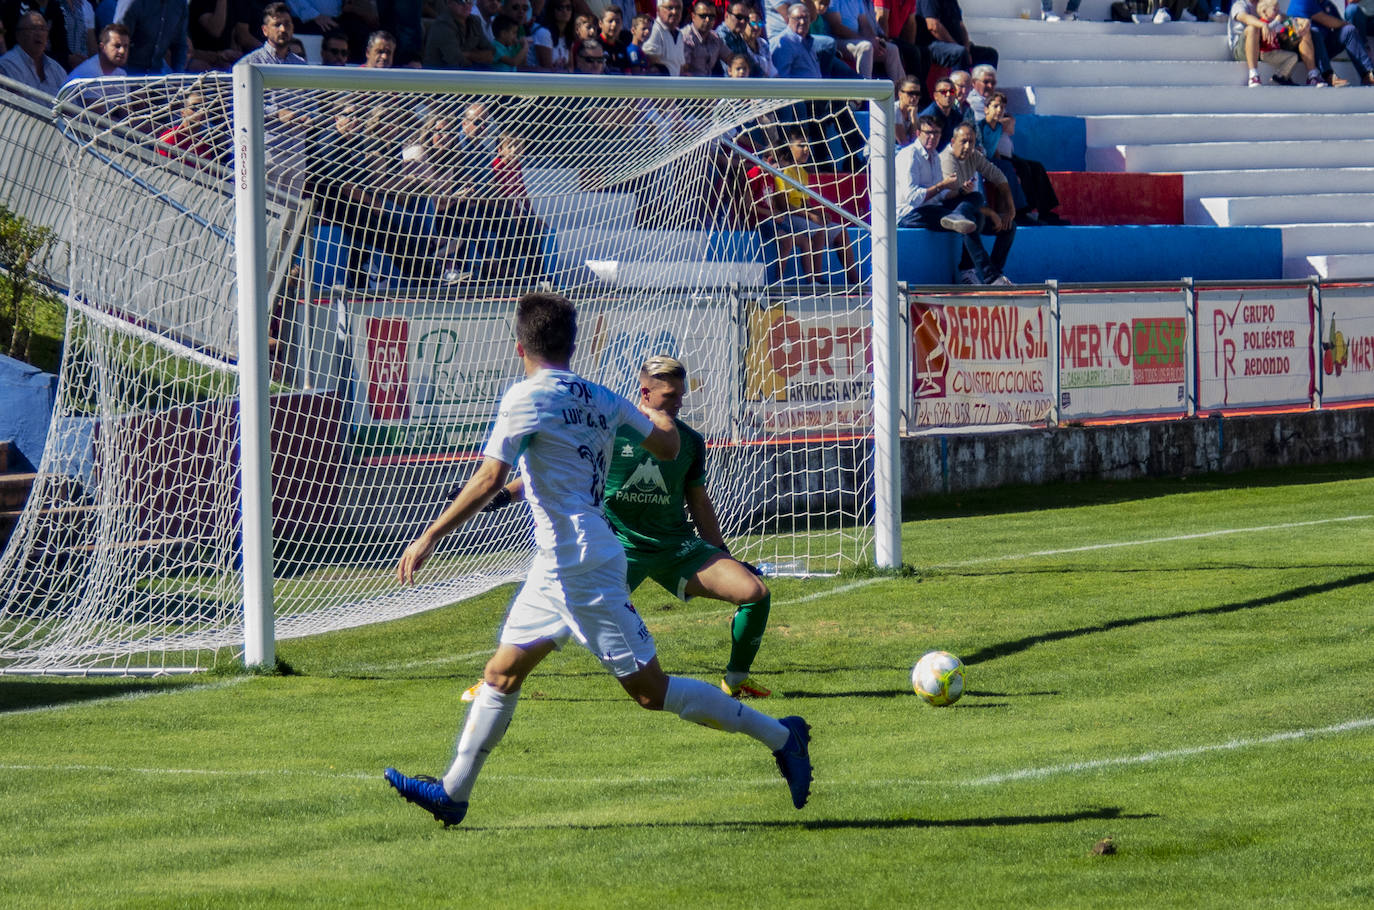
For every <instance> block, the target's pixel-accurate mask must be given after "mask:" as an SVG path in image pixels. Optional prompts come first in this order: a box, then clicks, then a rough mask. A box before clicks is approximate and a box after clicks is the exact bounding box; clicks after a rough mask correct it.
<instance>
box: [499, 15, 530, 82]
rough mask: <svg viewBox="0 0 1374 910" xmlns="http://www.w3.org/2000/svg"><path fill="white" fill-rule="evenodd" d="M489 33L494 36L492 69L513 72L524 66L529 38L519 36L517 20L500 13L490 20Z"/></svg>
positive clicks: (527, 58) (527, 55)
mask: <svg viewBox="0 0 1374 910" xmlns="http://www.w3.org/2000/svg"><path fill="white" fill-rule="evenodd" d="M491 33H492V34H493V35H495V36H496V40H495V41H493V42H492V54H493V57H494V60H493V62H492V69H494V70H496V71H497V72H498V73H513V72H515V71H516V70H517V69H520V68H522V67H524V66H526V61H527V60H529V41H530V39H528V38H523V37H521V36H520V23H519V22H516V21H515V20H514V19H512V18H511V17H510V16H507V15H506V14H505V13H502V14H501V15H499V16H497V17H496V18H495V19H493V20H492V23H491Z"/></svg>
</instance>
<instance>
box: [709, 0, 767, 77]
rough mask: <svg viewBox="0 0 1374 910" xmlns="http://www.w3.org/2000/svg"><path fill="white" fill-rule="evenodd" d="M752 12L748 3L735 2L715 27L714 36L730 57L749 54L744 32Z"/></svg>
mask: <svg viewBox="0 0 1374 910" xmlns="http://www.w3.org/2000/svg"><path fill="white" fill-rule="evenodd" d="M752 12H753V7H751V6H750V5H749V4H748V3H745V2H743V0H735V2H733V3H731V4H730V5H729V6H728V7H726V9H725V16H724V17H723V18H722V19H721V22H720V25H718V26H716V34H717V35H719V36H720V40H721V41H724V42H725V49H726V52H727V54H728V55H729V56H730V57H733V56H735V55H736V54H744V55H746V56H748V54H749V47H748V45H746V44H745V43H744V30H745V28H746V27H748V25H749V14H750V13H752ZM753 75H756V76H757V75H762V74H761V73H754V74H753Z"/></svg>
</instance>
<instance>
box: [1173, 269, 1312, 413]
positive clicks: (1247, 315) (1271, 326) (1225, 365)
mask: <svg viewBox="0 0 1374 910" xmlns="http://www.w3.org/2000/svg"><path fill="white" fill-rule="evenodd" d="M1313 314H1314V309H1313V306H1312V302H1311V300H1310V299H1309V292H1308V288H1307V287H1306V286H1305V285H1303V286H1298V287H1288V288H1237V289H1211V288H1207V289H1199V290H1198V292H1197V335H1198V337H1197V352H1198V357H1197V363H1198V410H1200V411H1213V410H1230V409H1240V408H1253V407H1266V406H1272V405H1295V404H1297V405H1300V404H1304V403H1307V402H1309V401H1311V397H1312V392H1313V391H1314V389H1315V385H1314V379H1315V377H1314V373H1313V369H1312V368H1313V363H1312V341H1313V337H1312V336H1313V324H1312V318H1313Z"/></svg>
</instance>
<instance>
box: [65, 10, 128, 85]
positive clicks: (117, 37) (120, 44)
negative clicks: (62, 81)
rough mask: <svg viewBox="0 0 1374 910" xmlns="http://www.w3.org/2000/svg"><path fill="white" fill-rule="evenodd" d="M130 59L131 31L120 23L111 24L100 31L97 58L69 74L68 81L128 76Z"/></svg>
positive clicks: (87, 61)
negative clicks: (127, 66) (126, 65)
mask: <svg viewBox="0 0 1374 910" xmlns="http://www.w3.org/2000/svg"><path fill="white" fill-rule="evenodd" d="M128 59H129V30H128V29H127V28H125V27H124V26H122V25H119V24H118V23H111V24H110V25H107V26H105V27H104V28H103V29H101V30H100V44H99V48H98V50H97V51H96V54H95V56H94V57H91V58H89V59H87V60H86V61H85V62H84V63H82V64H81V65H80V66H78V67H77V68H76V69H74V70H72V71H71V72H70V73H68V74H67V81H69V82H70V81H71V80H73V79H99V78H101V77H103V76H125V75H128V74H127V73H126V72H125V71H124V64H125V63H126V62H127V61H128Z"/></svg>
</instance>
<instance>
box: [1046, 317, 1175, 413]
mask: <svg viewBox="0 0 1374 910" xmlns="http://www.w3.org/2000/svg"><path fill="white" fill-rule="evenodd" d="M1185 307H1186V302H1185V298H1184V296H1183V292H1182V291H1181V290H1170V291H1160V292H1154V291H1137V292H1132V293H1117V294H1108V293H1099V292H1093V293H1088V294H1068V293H1061V294H1060V295H1059V416H1060V420H1061V421H1065V422H1067V421H1070V420H1077V419H1083V418H1087V417H1104V416H1109V415H1130V414H1141V415H1144V414H1167V413H1171V412H1173V413H1179V414H1182V413H1184V412H1185V411H1186V410H1187V391H1188V387H1187V357H1188V352H1189V350H1190V347H1189V344H1188V332H1187V320H1186V318H1185V312H1184V310H1185Z"/></svg>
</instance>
